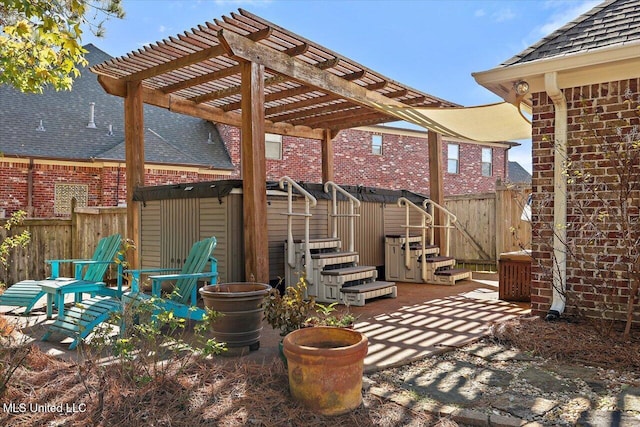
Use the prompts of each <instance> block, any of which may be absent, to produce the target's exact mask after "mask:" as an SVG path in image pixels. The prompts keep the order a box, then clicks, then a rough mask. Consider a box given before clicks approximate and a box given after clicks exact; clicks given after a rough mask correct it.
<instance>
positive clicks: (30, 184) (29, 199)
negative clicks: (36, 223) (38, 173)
mask: <svg viewBox="0 0 640 427" xmlns="http://www.w3.org/2000/svg"><path fill="white" fill-rule="evenodd" d="M27 216H28V217H29V218H33V157H31V158H29V169H28V172H27Z"/></svg>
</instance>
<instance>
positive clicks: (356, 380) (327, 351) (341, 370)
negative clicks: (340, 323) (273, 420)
mask: <svg viewBox="0 0 640 427" xmlns="http://www.w3.org/2000/svg"><path fill="white" fill-rule="evenodd" d="M283 346H284V355H285V356H286V358H287V365H288V371H289V389H290V391H291V395H292V396H293V397H294V398H295V399H297V400H299V401H301V402H302V403H303V404H304V405H305V406H306V407H307V408H309V409H311V410H313V411H315V412H317V413H320V414H323V415H339V414H343V413H346V412H349V411H351V410H353V409H355V408H357V407H358V406H360V404H361V403H362V373H363V369H364V358H365V356H366V355H367V351H368V340H367V337H365V336H364V335H363V334H362V333H360V332H357V331H354V330H351V329H345V328H336V327H332V326H317V327H314V328H303V329H298V330H296V331H293V332H291V333H290V334H288V335H287V336H286V337H284V341H283Z"/></svg>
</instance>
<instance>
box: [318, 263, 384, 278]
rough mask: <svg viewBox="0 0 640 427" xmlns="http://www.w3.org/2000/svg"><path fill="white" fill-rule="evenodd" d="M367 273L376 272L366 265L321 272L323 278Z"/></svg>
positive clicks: (373, 268)
mask: <svg viewBox="0 0 640 427" xmlns="http://www.w3.org/2000/svg"><path fill="white" fill-rule="evenodd" d="M368 271H376V268H375V267H373V266H368V265H359V266H355V267H346V268H337V269H335V270H325V271H322V275H323V276H346V275H348V274H356V273H366V272H368Z"/></svg>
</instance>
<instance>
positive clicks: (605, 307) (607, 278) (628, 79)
mask: <svg viewBox="0 0 640 427" xmlns="http://www.w3.org/2000/svg"><path fill="white" fill-rule="evenodd" d="M474 77H475V78H476V81H477V82H478V83H479V84H481V85H483V86H484V87H486V88H488V89H489V90H491V91H493V92H495V93H496V94H498V95H499V96H501V97H503V98H504V99H505V100H507V101H510V102H514V103H518V102H520V101H524V102H527V103H529V104H530V105H532V107H533V123H532V127H533V138H532V143H533V144H532V146H533V177H532V187H533V204H532V227H533V243H532V251H533V252H532V254H533V257H534V263H533V267H532V283H531V308H532V311H533V313H535V314H538V315H544V314H545V313H546V314H547V318H550V319H552V318H556V317H557V316H559V315H561V314H562V313H563V312H565V311H566V312H567V313H569V314H576V313H580V314H584V315H586V316H590V317H596V318H607V319H611V318H617V319H622V318H625V313H626V311H627V307H628V304H630V303H631V304H633V303H635V304H637V301H638V297H639V295H638V290H637V288H634V287H633V286H634V285H633V283H634V278H635V283H636V286H637V281H638V246H637V239H638V238H639V237H640V236H639V233H640V224H638V218H639V216H640V214H639V207H638V205H639V204H640V203H639V201H640V173H639V172H638V171H639V169H638V164H639V161H640V159H639V157H638V151H639V150H638V145H637V141H638V140H639V139H640V138H639V136H638V135H639V133H638V127H639V126H640V115H639V114H638V111H640V110H639V106H640V92H639V88H640V2H638V1H637V0H609V1H606V2H603V3H601V4H600V5H598V6H597V7H595V8H593V9H592V10H591V11H589V12H587V13H585V14H583V15H582V16H580V17H578V18H577V19H575V20H574V21H572V22H570V23H568V24H567V25H565V26H564V27H562V28H560V29H558V30H557V31H556V32H554V33H553V34H551V35H549V36H547V37H545V38H543V39H542V40H540V41H539V42H538V43H536V44H534V45H533V46H531V47H529V48H528V49H526V50H524V51H523V52H521V53H520V54H518V55H516V56H514V57H513V58H511V59H509V60H507V61H505V62H504V63H503V64H501V65H500V66H498V67H496V68H494V69H492V70H488V71H483V72H479V73H474ZM527 87H528V92H527V91H526V90H525V89H527ZM517 88H520V89H522V90H521V92H520V93H516V89H517ZM616 168H619V169H617V170H616ZM623 187H626V190H625V191H627V192H626V193H624V194H625V197H623V198H620V197H619V196H620V194H623V193H622V192H621V189H623ZM618 208H623V209H624V211H621V210H618ZM555 224H558V225H557V226H556V225H555ZM634 242H635V243H634ZM567 249H569V251H567ZM551 272H553V274H551ZM636 312H637V310H636ZM635 316H636V317H635V320H636V321H637V320H639V318H638V317H637V316H638V315H637V313H636V315H635Z"/></svg>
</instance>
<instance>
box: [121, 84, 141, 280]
mask: <svg viewBox="0 0 640 427" xmlns="http://www.w3.org/2000/svg"><path fill="white" fill-rule="evenodd" d="M143 107H144V103H143V94H142V82H139V81H138V82H127V83H126V96H125V98H124V145H125V162H126V163H125V165H126V168H127V174H126V177H127V178H126V182H127V235H126V238H127V239H131V240H133V241H134V242H135V244H136V245H139V244H140V206H139V205H140V203H139V202H136V201H134V200H133V192H134V191H135V189H136V188H138V187H141V186H143V185H144V108H143ZM130 263H131V267H132V268H139V266H140V252H139V251H133V253H132V254H131V258H130Z"/></svg>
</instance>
